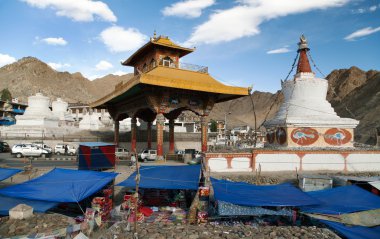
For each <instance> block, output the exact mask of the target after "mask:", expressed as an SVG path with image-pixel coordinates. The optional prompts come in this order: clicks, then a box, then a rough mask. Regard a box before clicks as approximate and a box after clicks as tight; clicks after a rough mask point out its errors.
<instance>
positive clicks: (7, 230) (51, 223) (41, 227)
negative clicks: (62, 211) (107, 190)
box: [0, 214, 75, 238]
mask: <svg viewBox="0 0 380 239" xmlns="http://www.w3.org/2000/svg"><path fill="white" fill-rule="evenodd" d="M74 223H75V221H74V219H72V218H69V217H66V216H63V215H59V214H35V215H33V216H31V217H29V218H27V219H23V220H18V219H10V218H9V217H2V218H0V237H1V238H3V237H5V238H7V237H13V236H22V235H32V234H37V233H45V234H52V232H53V231H54V230H57V229H62V228H65V230H66V227H67V226H68V225H71V224H74Z"/></svg>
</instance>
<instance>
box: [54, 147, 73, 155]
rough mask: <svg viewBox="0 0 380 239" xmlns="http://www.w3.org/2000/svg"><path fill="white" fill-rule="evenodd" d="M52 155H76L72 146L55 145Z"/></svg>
mask: <svg viewBox="0 0 380 239" xmlns="http://www.w3.org/2000/svg"><path fill="white" fill-rule="evenodd" d="M66 147H67V151H66ZM54 153H55V154H56V155H61V154H67V155H75V154H76V153H77V149H76V148H75V147H74V146H73V145H68V144H57V145H56V146H55V147H54Z"/></svg>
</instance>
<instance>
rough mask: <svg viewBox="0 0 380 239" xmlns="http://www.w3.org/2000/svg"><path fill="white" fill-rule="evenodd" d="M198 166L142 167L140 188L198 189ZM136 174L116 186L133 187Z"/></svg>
mask: <svg viewBox="0 0 380 239" xmlns="http://www.w3.org/2000/svg"><path fill="white" fill-rule="evenodd" d="M200 170H201V167H200V165H191V166H142V167H140V184H139V187H140V188H154V189H190V190H197V189H198V187H199V176H200ZM135 177H136V172H134V173H133V174H132V175H131V176H129V177H128V178H127V179H126V180H125V181H123V182H121V183H119V184H118V185H117V186H124V187H135V186H136V182H135Z"/></svg>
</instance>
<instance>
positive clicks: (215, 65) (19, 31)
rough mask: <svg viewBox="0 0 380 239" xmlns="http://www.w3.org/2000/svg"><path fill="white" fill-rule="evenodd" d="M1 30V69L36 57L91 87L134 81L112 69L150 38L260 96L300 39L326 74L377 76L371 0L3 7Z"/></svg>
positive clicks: (379, 35) (68, 1)
mask: <svg viewBox="0 0 380 239" xmlns="http://www.w3.org/2000/svg"><path fill="white" fill-rule="evenodd" d="M0 26H1V30H2V31H1V37H0V66H2V65H5V64H9V63H12V62H14V61H15V60H18V59H20V58H22V57H25V56H34V57H37V58H39V59H41V60H42V61H44V62H46V63H49V64H50V65H51V66H52V67H53V68H55V69H56V70H58V71H69V72H81V73H82V74H83V75H84V76H86V77H88V78H90V79H94V78H96V77H101V76H104V75H107V74H109V73H114V74H123V73H128V72H132V69H131V68H130V67H125V66H121V65H120V61H122V60H125V59H127V58H128V57H129V56H130V55H131V54H132V53H133V52H134V51H135V50H136V49H137V48H138V47H139V46H141V45H143V44H144V43H146V42H147V41H148V40H149V37H151V36H152V35H153V32H154V30H156V31H157V34H159V35H167V36H169V37H170V38H171V39H172V40H173V41H175V42H177V43H180V44H183V45H185V46H189V47H194V46H195V47H196V48H197V49H196V51H195V52H194V53H192V54H189V55H188V56H185V57H184V58H183V59H182V61H183V62H186V63H193V64H198V65H204V66H208V67H209V72H210V74H211V75H212V76H214V77H215V78H216V79H217V80H220V81H221V82H224V83H228V84H230V85H238V86H252V85H253V87H254V89H255V90H259V91H270V92H275V91H277V90H279V89H280V80H281V79H284V78H285V77H286V75H287V73H288V72H289V70H290V67H291V64H292V62H293V59H294V57H295V55H296V50H297V45H296V44H297V42H298V38H299V36H300V35H301V34H302V33H303V34H305V35H306V37H307V39H308V41H309V46H310V48H311V54H312V56H313V58H314V60H315V61H316V63H317V65H318V66H319V68H320V69H321V70H322V71H323V72H324V73H325V74H328V73H329V72H330V71H331V70H333V69H341V68H349V67H351V66H358V67H359V68H361V69H363V70H370V69H375V70H380V69H379V68H380V67H379V66H380V1H376V0H368V1H362V0H231V1H228V0H182V1H179V0H173V1H169V0H160V1H157V0H140V1H135V0H108V1H106V0H103V1H90V0H1V1H0ZM269 53H272V54H269ZM317 76H320V75H318V74H317Z"/></svg>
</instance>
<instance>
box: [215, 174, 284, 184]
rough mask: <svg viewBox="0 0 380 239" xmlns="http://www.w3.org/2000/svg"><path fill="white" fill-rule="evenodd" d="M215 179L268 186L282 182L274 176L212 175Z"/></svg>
mask: <svg viewBox="0 0 380 239" xmlns="http://www.w3.org/2000/svg"><path fill="white" fill-rule="evenodd" d="M213 177H215V178H217V179H224V180H228V181H234V182H245V183H251V184H260V185H269V184H279V183H281V182H282V180H281V179H280V178H279V177H276V176H262V175H261V176H256V175H228V176H226V175H223V176H222V175H221V176H218V175H213Z"/></svg>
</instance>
